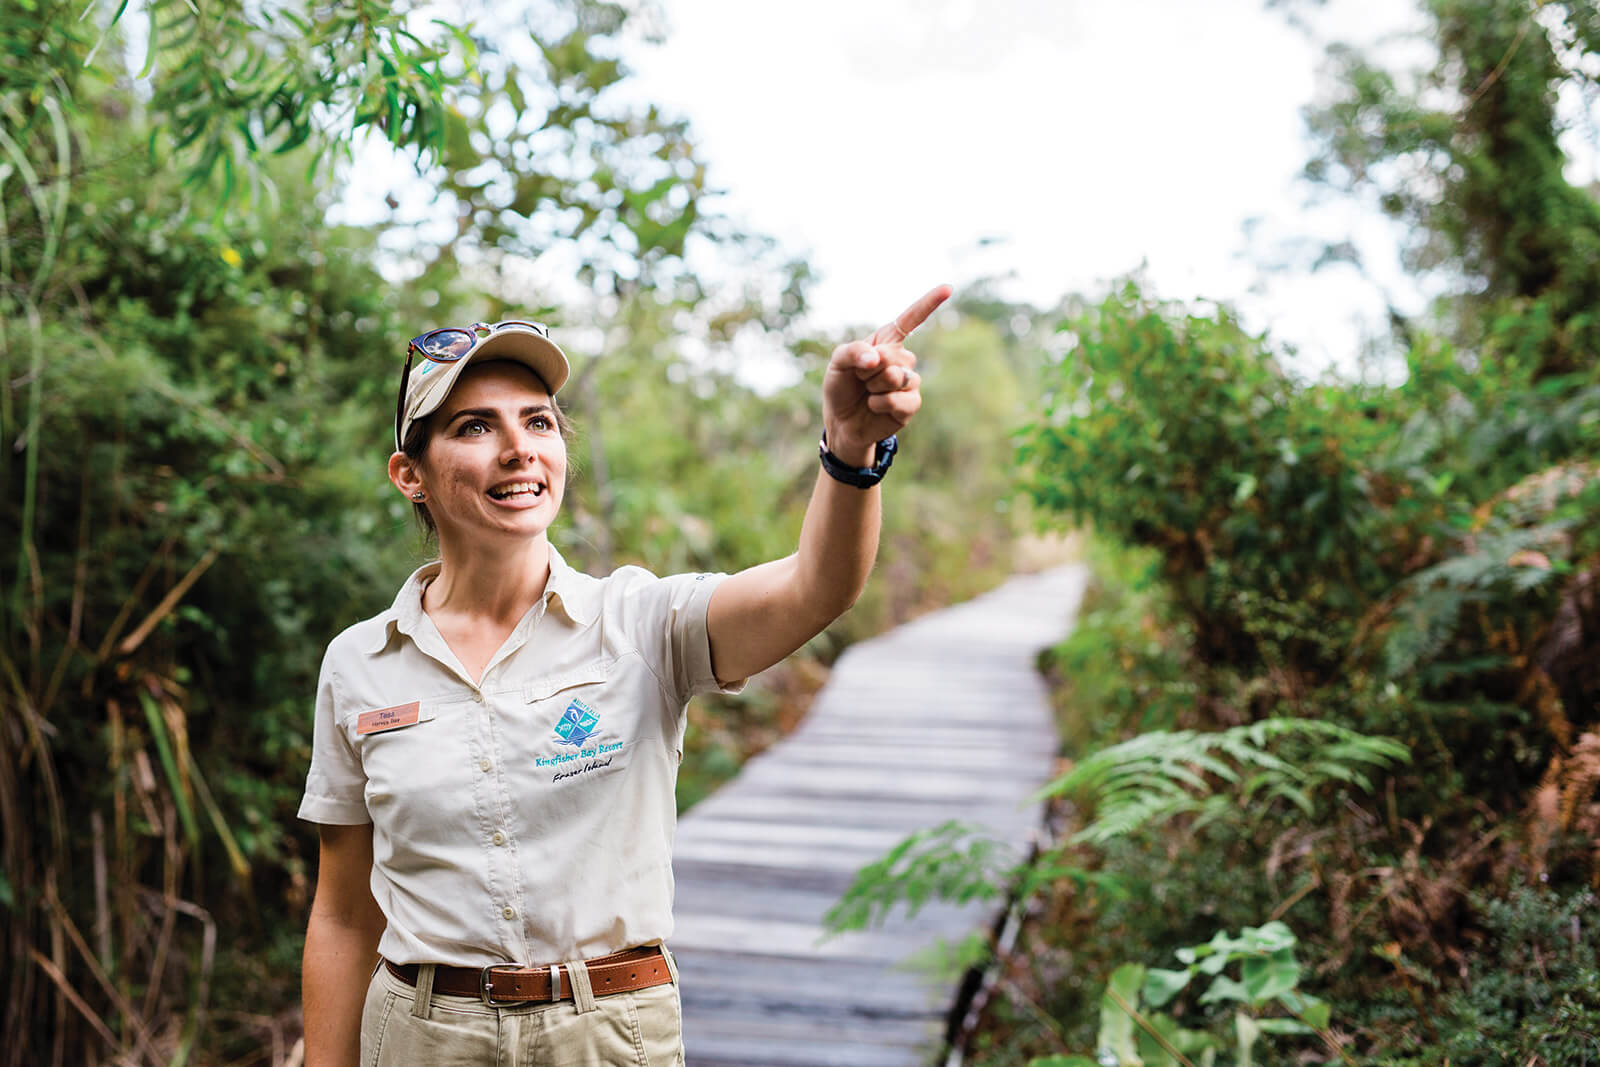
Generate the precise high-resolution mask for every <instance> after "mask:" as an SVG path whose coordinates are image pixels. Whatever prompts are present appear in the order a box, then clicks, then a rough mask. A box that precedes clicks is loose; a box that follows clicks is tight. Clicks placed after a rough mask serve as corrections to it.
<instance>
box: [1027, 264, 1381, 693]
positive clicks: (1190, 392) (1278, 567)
mask: <svg viewBox="0 0 1600 1067" xmlns="http://www.w3.org/2000/svg"><path fill="white" fill-rule="evenodd" d="M1062 330H1063V331H1064V332H1065V334H1066V335H1067V337H1068V338H1069V340H1070V341H1071V343H1072V346H1071V348H1070V350H1069V352H1068V355H1067V357H1066V358H1065V360H1063V361H1062V363H1061V364H1060V365H1059V366H1058V367H1057V368H1056V369H1055V370H1054V371H1053V372H1052V373H1051V375H1050V378H1049V381H1048V382H1047V386H1046V389H1047V391H1046V393H1045V396H1044V399H1043V413H1042V415H1041V417H1040V418H1039V420H1038V421H1036V422H1034V423H1032V424H1031V425H1029V426H1027V427H1025V429H1024V431H1023V434H1022V443H1021V447H1020V455H1021V459H1022V461H1023V463H1024V465H1025V472H1026V475H1025V477H1026V485H1027V487H1028V489H1029V492H1030V493H1031V494H1032V496H1033V498H1034V500H1035V501H1036V502H1037V503H1038V505H1039V506H1040V507H1042V508H1044V509H1046V510H1049V511H1053V512H1059V513H1061V514H1062V515H1063V517H1065V518H1067V519H1069V520H1072V521H1076V522H1092V523H1093V524H1094V526H1095V529H1096V530H1098V531H1099V532H1101V533H1103V534H1105V535H1107V536H1110V537H1115V538H1117V539H1119V540H1121V541H1124V542H1126V543H1128V544H1130V545H1137V546H1149V547H1151V548H1153V549H1155V550H1157V551H1158V552H1159V553H1160V559H1161V561H1162V567H1163V576H1164V577H1165V578H1166V580H1167V581H1168V582H1169V583H1170V584H1171V587H1172V593H1173V595H1174V597H1175V598H1176V601H1177V604H1178V606H1179V607H1180V609H1181V610H1182V611H1183V612H1184V614H1185V615H1186V617H1187V618H1188V619H1189V621H1190V623H1191V624H1192V626H1193V628H1194V640H1195V642H1196V650H1197V652H1198V654H1199V655H1200V656H1201V657H1202V658H1203V659H1205V660H1206V661H1207V662H1214V663H1231V664H1237V665H1240V666H1241V667H1244V668H1246V669H1253V668H1255V667H1257V666H1259V665H1262V664H1285V665H1287V666H1288V667H1290V668H1291V669H1296V670H1312V671H1319V672H1322V671H1331V670H1333V669H1334V663H1333V662H1332V661H1331V657H1330V655H1329V651H1330V650H1329V649H1328V647H1327V645H1326V643H1325V642H1319V641H1313V640H1307V639H1305V637H1304V636H1303V635H1301V634H1300V633H1298V632H1296V633H1290V634H1284V633H1282V632H1278V631H1277V630H1275V628H1274V627H1273V626H1271V625H1269V621H1268V620H1260V619H1258V618H1257V617H1256V615H1255V614H1254V613H1252V612H1251V611H1250V607H1249V604H1248V603H1246V602H1244V601H1242V600H1241V595H1242V594H1246V593H1250V592H1256V593H1259V594H1261V595H1262V596H1264V597H1268V598H1271V599H1272V600H1273V601H1277V602H1288V601H1295V602H1298V603H1299V604H1300V605H1301V606H1302V608H1303V610H1304V611H1305V612H1306V613H1308V614H1309V615H1311V616H1313V617H1320V618H1321V619H1323V620H1324V621H1325V622H1326V621H1327V620H1329V619H1338V618H1340V617H1347V616H1348V615H1349V614H1350V612H1351V610H1352V608H1353V607H1354V606H1356V605H1358V604H1360V603H1361V602H1362V601H1363V600H1364V599H1365V598H1366V597H1368V596H1370V595H1371V594H1372V592H1373V591H1375V590H1376V589H1378V588H1379V587H1380V586H1379V582H1380V580H1381V574H1380V572H1379V571H1377V570H1376V569H1375V568H1374V567H1373V566H1372V565H1371V561H1370V560H1369V558H1368V557H1367V554H1366V553H1365V552H1364V551H1363V550H1362V544H1363V538H1364V537H1366V536H1369V535H1370V533H1371V531H1372V527H1373V519H1374V516H1373V501H1372V499H1371V488H1370V486H1369V485H1368V484H1367V482H1366V480H1365V479H1363V478H1362V477H1361V476H1360V472H1359V471H1358V469H1357V468H1356V467H1355V466H1354V464H1353V463H1352V461H1351V457H1350V455H1349V453H1350V451H1351V449H1352V447H1353V446H1356V445H1358V444H1359V443H1360V442H1361V441H1362V440H1364V439H1365V438H1366V437H1367V436H1369V431H1368V430H1367V429H1366V427H1365V423H1364V420H1363V419H1362V417H1361V415H1360V404H1361V398H1360V397H1359V396H1358V395H1353V396H1346V395H1342V394H1340V393H1338V392H1335V391H1331V390H1323V391H1316V392H1308V391H1305V390H1301V389H1298V388H1296V385H1295V383H1294V382H1293V381H1292V380H1291V379H1290V378H1289V377H1288V376H1287V375H1286V374H1284V372H1283V371H1282V370H1281V369H1280V368H1279V367H1278V365H1277V363H1276V361H1275V360H1274V359H1273V358H1272V356H1271V355H1270V354H1269V353H1268V351H1267V350H1266V347H1265V345H1264V344H1263V342H1262V341H1261V339H1260V338H1256V337H1252V336H1249V335H1248V334H1246V333H1245V332H1244V330H1243V329H1242V328H1241V327H1240V326H1239V325H1238V323H1237V322H1236V321H1235V320H1234V319H1233V317H1232V316H1231V314H1230V313H1229V312H1228V311H1226V309H1219V310H1218V311H1217V312H1216V314H1215V315H1214V316H1212V317H1205V316H1200V315H1195V314H1188V315H1185V314H1182V313H1181V312H1180V311H1179V310H1178V309H1177V308H1174V307H1170V306H1164V305H1161V304H1159V303H1156V302H1153V301H1150V300H1148V299H1146V298H1145V297H1144V296H1143V295H1142V294H1141V293H1140V292H1139V290H1138V289H1137V288H1136V287H1134V286H1133V285H1132V284H1129V285H1128V286H1126V287H1124V288H1123V289H1121V290H1120V291H1118V292H1117V293H1115V294H1113V295H1112V296H1110V297H1109V298H1107V300H1106V301H1105V302H1104V303H1102V304H1101V305H1100V306H1099V307H1097V308H1095V309H1093V310H1091V311H1088V312H1086V313H1084V314H1083V315H1081V316H1079V317H1077V318H1075V319H1072V320H1069V321H1068V322H1066V323H1064V324H1063V326H1062Z"/></svg>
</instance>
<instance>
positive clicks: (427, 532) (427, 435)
mask: <svg viewBox="0 0 1600 1067" xmlns="http://www.w3.org/2000/svg"><path fill="white" fill-rule="evenodd" d="M490 363H516V361H515V360H508V359H500V360H487V361H485V362H484V363H482V364H480V366H485V367H486V366H488V365H489V364H490ZM516 365H517V366H519V367H525V366H527V364H524V363H516ZM528 373H529V374H532V375H533V376H534V377H535V378H537V379H538V380H539V385H540V387H542V388H543V389H544V391H545V392H546V393H550V386H549V385H547V384H545V380H544V377H543V376H542V375H541V374H539V372H538V371H536V370H534V369H533V368H532V367H528ZM550 408H551V410H552V411H554V412H555V414H556V430H557V431H558V432H559V433H560V434H561V440H562V441H563V442H565V443H568V444H570V443H571V442H572V433H573V429H572V420H571V419H569V418H567V413H566V412H565V411H562V410H561V405H560V404H559V403H558V402H557V401H556V398H555V394H553V393H551V394H550ZM432 439H433V414H432V413H429V414H427V415H424V416H423V417H422V418H420V419H417V420H415V421H414V422H412V424H411V428H410V429H409V430H407V431H406V439H405V440H404V441H402V442H401V443H400V451H401V452H402V453H403V454H404V455H405V457H406V458H407V459H409V460H410V461H411V462H412V463H421V462H422V457H423V456H425V455H427V454H428V442H429V441H430V440H432ZM567 469H568V470H571V469H572V464H571V461H570V460H569V461H568V464H567ZM411 511H412V514H414V515H415V516H416V517H417V524H418V525H419V526H421V527H422V536H423V538H424V539H428V540H431V539H432V538H433V537H435V536H437V535H438V533H439V527H438V526H437V525H435V523H434V521H433V514H432V513H431V512H429V511H428V505H426V504H416V503H414V504H412V505H411Z"/></svg>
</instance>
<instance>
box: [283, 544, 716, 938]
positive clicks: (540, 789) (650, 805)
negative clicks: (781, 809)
mask: <svg viewBox="0 0 1600 1067" xmlns="http://www.w3.org/2000/svg"><path fill="white" fill-rule="evenodd" d="M438 572H439V564H437V563H433V564H429V565H428V566H425V567H422V568H421V569H420V570H418V571H417V572H416V573H415V574H413V575H412V576H411V578H410V579H409V580H408V581H407V582H406V584H405V586H404V588H402V589H401V590H400V594H399V595H398V596H397V597H395V601H394V604H393V605H392V606H391V607H390V608H389V610H387V611H385V612H383V613H382V614H380V615H377V616H375V617H374V618H371V619H368V620H366V621H365V622H360V623H357V624H356V625H354V626H352V627H350V628H349V629H348V630H346V631H344V632H343V633H341V634H340V635H339V636H338V637H336V638H334V639H333V641H332V643H331V644H329V646H328V651H327V654H326V656H325V657H324V658H323V661H322V676H321V680H320V682H319V683H318V685H317V704H316V727H315V734H314V741H313V746H312V756H311V769H310V772H309V774H308V775H307V779H306V792H305V797H304V799H303V800H302V801H301V804H300V817H301V818H302V819H306V820H309V821H311V822H318V823H335V824H345V825H353V824H359V823H365V822H371V823H372V824H373V832H372V846H373V867H372V894H373V896H374V897H375V898H376V899H377V902H378V906H379V907H380V908H381V909H382V910H383V914H384V916H385V918H386V919H387V920H388V926H387V928H386V929H385V930H384V933H383V937H382V939H381V940H380V941H379V944H378V950H379V951H380V952H381V953H382V954H383V955H384V956H385V957H387V958H388V959H390V960H393V961H394V962H396V963H448V964H456V965H463V966H483V965H486V964H490V963H524V964H536V965H537V964H545V963H550V962H555V961H560V960H567V959H574V958H582V959H587V958H592V957H594V956H601V955H605V954H607V953H610V952H617V951H620V950H622V949H625V948H629V947H632V946H634V945H640V944H647V943H650V942H654V941H660V940H664V939H666V938H667V937H668V936H669V935H670V934H671V933H672V891H673V885H672V840H673V835H674V832H675V830H676V826H677V816H676V806H675V803H674V796H673V789H674V785H675V784H676V781H677V773H678V762H679V760H680V759H681V758H682V755H683V751H682V750H683V732H684V723H685V717H684V705H685V704H686V703H687V702H688V700H689V698H690V697H691V696H693V695H694V694H696V693H704V692H708V691H711V690H716V689H722V690H723V691H725V692H736V691H737V690H738V689H739V688H740V686H741V685H742V684H743V683H736V684H734V685H730V686H727V687H721V686H719V685H718V683H717V680H716V678H715V676H714V675H713V674H712V670H711V649H710V643H709V639H708V637H707V634H706V608H707V605H708V604H709V603H710V600H711V593H712V590H713V589H715V588H716V586H717V584H718V583H719V582H720V581H721V580H722V579H723V578H724V577H726V576H725V575H708V574H683V575H676V576H673V577H669V578H657V577H656V576H654V575H653V574H650V573H649V572H648V571H644V570H641V569H639V568H637V567H624V568H622V569H621V570H618V571H617V572H616V573H614V574H612V575H611V576H610V577H609V578H604V579H596V578H591V577H589V576H588V575H585V574H580V573H578V572H577V571H574V570H573V569H572V568H571V567H569V566H567V564H566V563H565V561H563V560H562V559H561V557H560V555H559V554H557V552H556V551H555V550H554V549H553V548H552V549H551V551H550V581H549V584H548V585H547V586H546V589H545V594H544V596H543V597H541V598H540V600H539V602H538V603H537V604H535V605H534V607H533V608H532V609H531V610H530V611H529V612H528V614H527V616H526V617H524V618H523V619H522V621H521V622H520V623H518V624H517V627H516V629H515V630H514V631H512V634H511V636H510V637H509V638H507V639H506V642H505V644H504V645H503V646H502V647H501V648H500V650H499V651H498V652H496V653H495V655H494V658H493V659H491V660H490V661H489V666H488V668H487V669H486V670H485V671H484V674H483V678H482V681H481V683H478V684H475V683H474V682H473V681H472V680H471V679H470V678H469V677H468V675H467V673H466V671H464V670H463V669H462V668H461V665H460V663H459V662H458V661H457V660H456V657H455V655H454V654H453V653H452V652H451V651H450V648H449V646H448V645H446V644H445V642H444V639H443V638H442V637H441V636H440V634H439V631H438V629H437V628H436V627H435V626H434V625H433V621H432V620H431V619H430V618H429V617H428V615H427V613H426V612H424V611H423V610H422V590H423V587H424V586H425V585H426V584H427V583H428V581H429V580H430V579H432V578H433V577H434V576H435V575H436V574H438Z"/></svg>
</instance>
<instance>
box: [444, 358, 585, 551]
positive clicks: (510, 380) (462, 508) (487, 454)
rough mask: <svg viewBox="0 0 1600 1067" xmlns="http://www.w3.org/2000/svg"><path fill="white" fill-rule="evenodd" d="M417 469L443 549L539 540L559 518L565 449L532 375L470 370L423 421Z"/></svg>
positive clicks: (517, 369)
mask: <svg viewBox="0 0 1600 1067" xmlns="http://www.w3.org/2000/svg"><path fill="white" fill-rule="evenodd" d="M428 432H429V439H428V449H427V452H426V453H424V455H423V456H422V459H421V460H420V461H419V462H418V463H417V464H416V471H417V475H418V477H419V478H420V480H421V487H422V490H423V492H425V493H426V494H427V503H428V511H429V513H430V514H431V515H432V516H433V521H434V523H435V525H437V526H438V528H439V540H440V544H441V546H444V545H448V544H465V543H471V542H476V541H484V540H488V541H494V540H498V539H500V538H504V537H511V538H520V539H526V538H528V537H532V536H537V535H540V534H543V533H544V532H545V531H546V530H547V529H549V528H550V525H551V524H552V523H553V522H555V518H556V513H557V512H559V511H560V510H561V496H562V493H563V492H564V491H565V489H566V481H567V445H566V442H565V441H564V440H562V438H561V431H560V429H559V428H558V427H557V425H556V412H555V408H554V406H553V405H552V404H551V401H550V394H549V393H547V392H546V391H545V388H544V385H543V384H542V383H541V382H540V381H539V377H538V375H536V374H534V373H533V372H532V371H531V370H529V369H528V368H527V367H524V366H523V365H522V364H520V363H509V362H490V363H485V364H483V365H481V366H470V367H468V368H467V369H466V371H465V372H464V373H463V374H462V375H461V378H460V379H459V380H458V381H457V382H456V384H455V386H454V388H452V389H451V390H450V395H449V396H447V397H446V398H445V401H444V403H443V404H440V405H439V407H438V409H437V410H436V411H435V412H434V413H433V415H432V416H430V419H429V431H428Z"/></svg>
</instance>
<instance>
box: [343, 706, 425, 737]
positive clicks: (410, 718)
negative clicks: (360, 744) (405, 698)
mask: <svg viewBox="0 0 1600 1067" xmlns="http://www.w3.org/2000/svg"><path fill="white" fill-rule="evenodd" d="M421 716H422V702H421V701H417V700H413V701H412V702H411V703H409V704H396V705H395V706H394V707H392V708H378V709H377V710H376V711H363V712H362V713H361V714H360V715H359V716H357V717H356V734H357V736H360V735H361V734H381V733H383V732H384V731H385V730H398V729H400V727H402V726H415V725H416V724H417V721H418V720H419V719H420V718H421Z"/></svg>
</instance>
